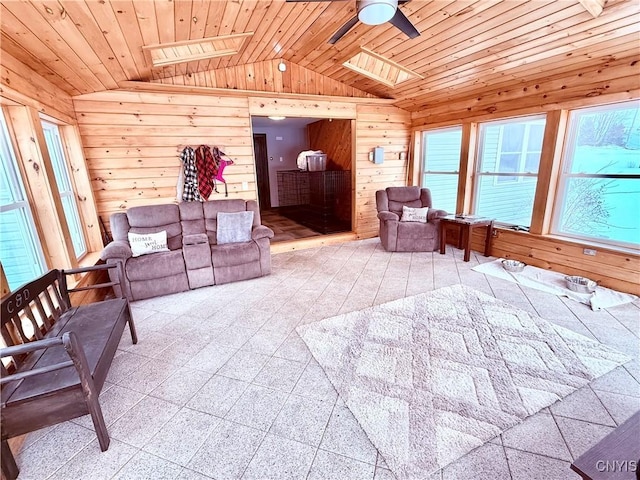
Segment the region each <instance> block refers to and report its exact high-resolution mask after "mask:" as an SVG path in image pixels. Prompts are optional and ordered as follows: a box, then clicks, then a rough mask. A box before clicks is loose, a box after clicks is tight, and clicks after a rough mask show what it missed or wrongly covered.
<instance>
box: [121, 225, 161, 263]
mask: <svg viewBox="0 0 640 480" xmlns="http://www.w3.org/2000/svg"><path fill="white" fill-rule="evenodd" d="M127 236H128V238H129V245H131V253H132V254H133V256H134V257H139V256H140V255H147V254H149V253H156V252H168V251H169V248H168V247H167V232H166V231H165V230H162V231H161V232H157V233H131V232H129V233H128V234H127Z"/></svg>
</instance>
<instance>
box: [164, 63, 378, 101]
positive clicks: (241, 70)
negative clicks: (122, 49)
mask: <svg viewBox="0 0 640 480" xmlns="http://www.w3.org/2000/svg"><path fill="white" fill-rule="evenodd" d="M279 63H280V60H277V59H274V60H267V61H263V62H256V63H250V64H246V65H237V66H235V67H226V68H220V69H216V70H208V71H204V72H195V73H187V74H185V75H177V76H173V77H168V78H160V79H155V80H152V82H154V83H163V84H167V85H191V86H197V87H215V88H230V89H234V90H252V91H257V92H279V93H296V94H298V93H301V94H311V95H331V96H338V97H363V98H375V97H374V95H371V94H369V93H367V92H364V91H362V90H359V89H357V88H354V87H352V86H350V85H347V84H345V83H341V82H338V81H336V80H334V79H332V78H330V77H327V76H325V75H322V74H319V73H316V72H314V71H313V70H309V69H308V68H305V67H301V66H299V65H297V64H295V63H291V62H285V64H286V66H287V70H286V71H284V72H280V71H279V70H278V64H279Z"/></svg>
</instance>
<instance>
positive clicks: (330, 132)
mask: <svg viewBox="0 0 640 480" xmlns="http://www.w3.org/2000/svg"><path fill="white" fill-rule="evenodd" d="M252 128H253V132H254V134H253V140H254V153H255V159H256V177H257V178H256V184H257V187H258V192H257V196H258V199H259V201H260V216H261V219H262V223H263V224H264V225H267V226H268V227H270V228H271V229H272V230H273V231H274V233H275V236H274V238H273V239H272V242H279V241H285V240H298V239H303V238H308V237H321V236H324V235H329V234H334V233H345V232H350V231H351V230H352V215H353V210H352V204H353V200H352V198H353V187H352V181H353V168H352V155H353V152H352V138H351V131H352V121H351V120H330V119H319V118H301V117H300V118H286V119H280V120H273V119H268V118H263V117H252ZM314 151H316V152H317V151H321V152H323V153H325V162H324V163H325V164H324V165H323V167H321V168H317V167H312V170H307V165H306V164H301V163H300V162H304V160H301V159H305V158H306V156H305V155H308V154H313V153H314Z"/></svg>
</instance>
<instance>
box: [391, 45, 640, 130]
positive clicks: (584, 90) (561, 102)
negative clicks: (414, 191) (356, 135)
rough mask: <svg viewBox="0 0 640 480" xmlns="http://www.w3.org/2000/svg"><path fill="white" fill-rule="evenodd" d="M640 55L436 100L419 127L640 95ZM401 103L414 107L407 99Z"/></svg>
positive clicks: (416, 119) (417, 119)
mask: <svg viewBox="0 0 640 480" xmlns="http://www.w3.org/2000/svg"><path fill="white" fill-rule="evenodd" d="M639 62H640V55H639V54H636V55H634V56H632V57H629V58H623V59H615V58H611V59H609V60H608V61H607V62H605V63H604V64H603V65H599V66H595V67H593V68H590V69H584V68H581V69H578V70H574V71H571V72H568V73H567V72H563V73H561V74H558V75H556V76H551V73H552V72H548V75H547V76H546V77H544V78H538V79H532V80H530V81H529V82H527V83H522V84H520V85H519V86H517V87H514V86H513V85H509V86H507V87H504V88H498V89H496V88H493V89H492V88H491V86H490V85H488V86H487V90H486V92H484V93H483V94H482V95H480V96H478V95H473V96H464V95H456V91H455V89H451V91H450V98H445V99H442V100H440V101H436V100H434V103H433V104H432V105H429V107H428V108H424V109H423V110H421V111H419V112H414V113H413V114H412V120H413V126H414V127H417V126H421V125H424V126H430V127H434V126H441V125H447V124H455V123H456V122H462V121H467V122H468V121H482V120H490V119H494V118H504V117H508V116H514V115H523V114H527V113H534V112H544V111H550V110H557V109H558V108H574V107H578V106H584V105H585V103H588V104H596V103H610V102H616V101H624V100H630V99H633V98H638V97H640V78H639V77H638V73H640V69H639V68H638V65H639ZM399 106H404V107H407V108H408V107H409V106H410V105H408V104H407V101H403V102H400V105H399Z"/></svg>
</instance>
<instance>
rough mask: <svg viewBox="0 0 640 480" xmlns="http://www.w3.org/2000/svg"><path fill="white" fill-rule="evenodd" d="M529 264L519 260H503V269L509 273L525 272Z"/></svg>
mask: <svg viewBox="0 0 640 480" xmlns="http://www.w3.org/2000/svg"><path fill="white" fill-rule="evenodd" d="M526 266H527V264H526V263H524V262H520V261H518V260H502V268H504V269H505V270H506V271H507V272H514V273H518V272H521V271H522V270H524V267H526Z"/></svg>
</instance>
